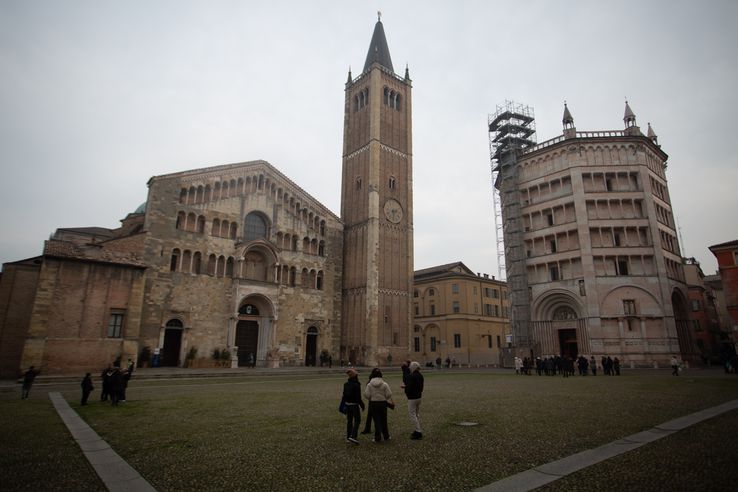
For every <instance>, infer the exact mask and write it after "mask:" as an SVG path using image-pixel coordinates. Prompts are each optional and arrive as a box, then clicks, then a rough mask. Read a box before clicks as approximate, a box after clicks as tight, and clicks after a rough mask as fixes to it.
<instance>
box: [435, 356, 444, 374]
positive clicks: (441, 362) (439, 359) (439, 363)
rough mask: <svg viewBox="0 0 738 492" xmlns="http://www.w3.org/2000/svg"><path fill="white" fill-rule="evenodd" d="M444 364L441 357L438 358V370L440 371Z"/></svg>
mask: <svg viewBox="0 0 738 492" xmlns="http://www.w3.org/2000/svg"><path fill="white" fill-rule="evenodd" d="M442 364H443V361H442V360H441V356H440V355H439V356H438V357H436V369H438V370H439V371H440V370H441V365H442Z"/></svg>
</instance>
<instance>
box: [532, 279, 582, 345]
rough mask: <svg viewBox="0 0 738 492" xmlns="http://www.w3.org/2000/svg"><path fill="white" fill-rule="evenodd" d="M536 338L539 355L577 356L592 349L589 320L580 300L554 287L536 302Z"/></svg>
mask: <svg viewBox="0 0 738 492" xmlns="http://www.w3.org/2000/svg"><path fill="white" fill-rule="evenodd" d="M532 307H533V322H532V328H533V339H534V340H535V341H536V342H537V343H538V344H539V348H538V349H537V350H536V352H537V354H536V355H539V356H551V355H561V356H568V357H576V356H577V355H578V354H580V353H589V352H590V347H589V336H588V333H587V329H586V320H585V319H584V318H583V317H582V314H581V313H582V310H583V307H582V304H581V302H580V301H579V300H578V299H577V298H576V297H575V295H574V294H572V293H571V292H569V291H566V290H563V289H554V290H551V291H548V292H546V293H545V294H544V295H542V296H540V297H538V298H537V299H536V300H535V301H534V302H533V306H532Z"/></svg>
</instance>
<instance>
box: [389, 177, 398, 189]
mask: <svg viewBox="0 0 738 492" xmlns="http://www.w3.org/2000/svg"><path fill="white" fill-rule="evenodd" d="M396 187H397V180H396V179H395V177H394V176H390V178H389V189H390V190H394V189H395V188H396Z"/></svg>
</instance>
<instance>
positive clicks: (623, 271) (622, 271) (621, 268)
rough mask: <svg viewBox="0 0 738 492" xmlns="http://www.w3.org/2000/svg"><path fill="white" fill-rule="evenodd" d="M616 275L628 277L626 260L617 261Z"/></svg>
mask: <svg viewBox="0 0 738 492" xmlns="http://www.w3.org/2000/svg"><path fill="white" fill-rule="evenodd" d="M618 275H628V260H627V259H622V260H618Z"/></svg>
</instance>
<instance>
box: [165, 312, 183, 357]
mask: <svg viewBox="0 0 738 492" xmlns="http://www.w3.org/2000/svg"><path fill="white" fill-rule="evenodd" d="M183 327H184V325H183V324H182V321H180V320H178V319H170V320H169V321H167V324H166V326H165V328H164V343H163V345H162V352H163V354H161V365H162V366H168V367H177V366H179V352H180V350H181V349H182V328H183Z"/></svg>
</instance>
